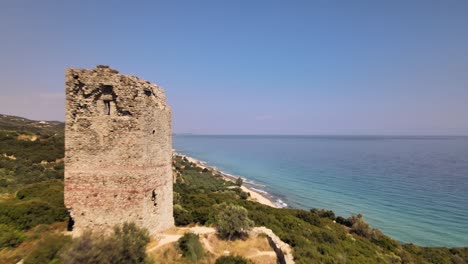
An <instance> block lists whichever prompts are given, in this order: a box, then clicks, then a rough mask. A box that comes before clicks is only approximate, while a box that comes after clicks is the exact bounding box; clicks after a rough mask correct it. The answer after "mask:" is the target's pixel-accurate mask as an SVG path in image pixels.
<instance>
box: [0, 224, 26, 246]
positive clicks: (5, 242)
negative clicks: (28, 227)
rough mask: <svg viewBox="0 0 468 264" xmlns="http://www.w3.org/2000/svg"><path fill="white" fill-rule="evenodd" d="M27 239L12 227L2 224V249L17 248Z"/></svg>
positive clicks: (0, 230)
mask: <svg viewBox="0 0 468 264" xmlns="http://www.w3.org/2000/svg"><path fill="white" fill-rule="evenodd" d="M25 239H26V235H25V234H24V233H23V232H21V231H20V230H17V229H15V228H14V227H12V226H8V225H5V224H0V248H3V247H16V246H18V245H19V244H21V243H22V242H23V241H24V240H25Z"/></svg>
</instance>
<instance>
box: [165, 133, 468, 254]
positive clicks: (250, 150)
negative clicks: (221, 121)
mask: <svg viewBox="0 0 468 264" xmlns="http://www.w3.org/2000/svg"><path fill="white" fill-rule="evenodd" d="M174 148H175V150H176V151H177V152H180V153H183V154H185V155H188V156H192V157H194V158H197V159H199V160H202V161H204V162H206V163H207V164H208V165H211V166H214V167H217V168H218V169H220V170H222V171H224V172H226V173H229V174H232V175H236V176H242V177H244V178H245V179H246V180H247V181H248V182H249V183H250V186H251V187H254V188H256V189H258V190H260V191H264V192H267V193H268V195H270V196H272V197H273V198H274V199H275V200H276V201H277V203H278V204H282V205H283V206H290V207H296V208H304V209H308V208H326V209H332V210H333V211H334V212H335V213H336V214H337V215H342V216H349V215H350V214H358V213H362V214H363V215H364V219H365V220H366V221H368V222H369V223H370V224H371V225H372V226H373V227H377V228H379V229H381V230H382V231H383V232H385V233H386V234H387V235H389V236H391V237H393V238H395V239H397V240H398V241H401V242H405V243H414V244H418V245H423V246H450V247H455V246H457V247H458V246H468V137H443V136H441V137H427V136H421V137H418V136H211V135H210V136H202V135H176V136H175V137H174Z"/></svg>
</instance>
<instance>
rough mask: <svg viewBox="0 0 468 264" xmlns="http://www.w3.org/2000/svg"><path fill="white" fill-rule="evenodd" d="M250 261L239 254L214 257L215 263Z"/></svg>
mask: <svg viewBox="0 0 468 264" xmlns="http://www.w3.org/2000/svg"><path fill="white" fill-rule="evenodd" d="M250 263H252V262H251V261H249V260H248V259H246V258H243V257H241V256H222V257H219V258H218V259H216V262H215V264H250Z"/></svg>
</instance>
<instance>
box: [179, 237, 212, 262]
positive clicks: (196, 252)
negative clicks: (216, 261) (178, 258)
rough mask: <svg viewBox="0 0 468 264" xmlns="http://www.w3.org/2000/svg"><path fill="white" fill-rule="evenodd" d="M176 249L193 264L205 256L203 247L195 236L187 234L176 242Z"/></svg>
mask: <svg viewBox="0 0 468 264" xmlns="http://www.w3.org/2000/svg"><path fill="white" fill-rule="evenodd" d="M177 247H178V248H179V250H180V251H181V252H182V255H183V256H184V257H185V258H187V259H189V260H191V261H192V262H193V263H197V261H199V260H200V259H202V258H203V256H204V255H205V251H204V250H203V246H202V245H201V243H200V240H199V237H198V235H196V234H192V233H187V234H185V235H183V236H182V237H181V238H179V240H178V241H177Z"/></svg>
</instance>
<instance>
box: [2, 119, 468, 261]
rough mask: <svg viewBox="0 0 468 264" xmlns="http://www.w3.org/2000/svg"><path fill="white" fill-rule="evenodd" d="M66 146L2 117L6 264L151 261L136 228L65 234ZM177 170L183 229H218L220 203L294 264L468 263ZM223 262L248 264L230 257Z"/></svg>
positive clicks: (360, 223)
mask: <svg viewBox="0 0 468 264" xmlns="http://www.w3.org/2000/svg"><path fill="white" fill-rule="evenodd" d="M63 142H64V138H63V124H62V123H46V124H43V123H39V122H34V121H30V120H25V119H22V118H17V117H10V116H2V115H0V263H16V262H18V261H19V260H21V259H23V260H24V263H25V264H27V263H84V262H82V261H88V262H87V263H107V262H106V261H108V260H109V258H110V256H112V257H113V258H114V257H115V258H117V259H121V260H122V261H126V263H141V262H149V261H150V260H148V259H147V258H146V255H145V254H144V247H145V246H146V243H147V242H148V238H147V234H146V233H145V231H144V230H139V229H137V228H135V227H134V226H133V227H132V226H131V225H129V226H127V227H119V228H120V229H116V232H115V233H114V235H112V236H111V237H110V238H104V237H96V236H95V235H93V234H90V233H89V234H88V233H87V234H85V235H84V236H82V237H81V238H80V239H78V240H76V239H75V240H72V239H71V238H70V237H69V236H65V235H63V234H62V233H63V231H64V230H65V228H66V221H67V218H68V216H67V213H66V210H65V208H64V205H63V169H64V168H63V160H62V159H63V155H64V144H63ZM174 171H175V173H176V174H177V182H176V183H175V184H174V218H175V220H176V223H177V224H178V225H187V224H191V223H199V224H202V225H210V224H215V223H217V220H219V219H217V217H218V218H219V210H220V206H221V207H223V206H224V205H221V204H225V205H226V206H227V205H230V206H236V208H238V207H242V208H245V210H246V213H247V217H248V219H250V220H252V221H253V222H254V223H255V225H256V226H266V227H268V228H270V229H272V230H273V231H274V232H275V233H276V234H277V235H278V236H279V237H280V238H281V239H282V240H283V241H285V242H286V243H288V244H290V245H291V246H292V247H293V249H294V257H295V259H296V263H468V248H451V249H449V248H445V247H439V248H435V247H419V246H416V245H412V244H409V245H401V244H400V243H398V242H396V241H395V240H393V239H391V238H389V237H387V236H385V235H384V234H383V233H382V232H380V231H379V230H377V229H374V228H372V227H370V226H369V225H368V224H367V223H366V222H365V221H364V218H363V217H362V216H360V215H358V216H352V217H349V218H343V217H335V215H334V214H333V212H331V211H326V210H317V209H312V210H299V209H289V208H288V209H278V208H271V207H268V206H265V205H262V204H259V203H256V202H252V201H249V200H248V198H249V195H248V194H247V193H245V192H243V191H242V190H241V189H240V188H239V187H238V185H241V184H239V183H240V182H239V183H238V185H236V184H235V183H231V182H226V181H224V180H223V179H221V177H220V175H217V174H216V172H215V171H211V170H210V169H201V168H198V167H196V166H195V165H194V164H192V163H190V162H189V161H188V160H184V159H183V158H181V157H175V158H174ZM217 210H218V211H217ZM334 221H335V222H336V223H335V222H334ZM191 243H192V242H190V243H189V244H191ZM128 245H130V247H128ZM83 250H85V251H83ZM116 256H117V257H116ZM82 258H86V259H82ZM217 263H245V262H243V260H241V258H236V257H226V258H221V259H219V261H217Z"/></svg>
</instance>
